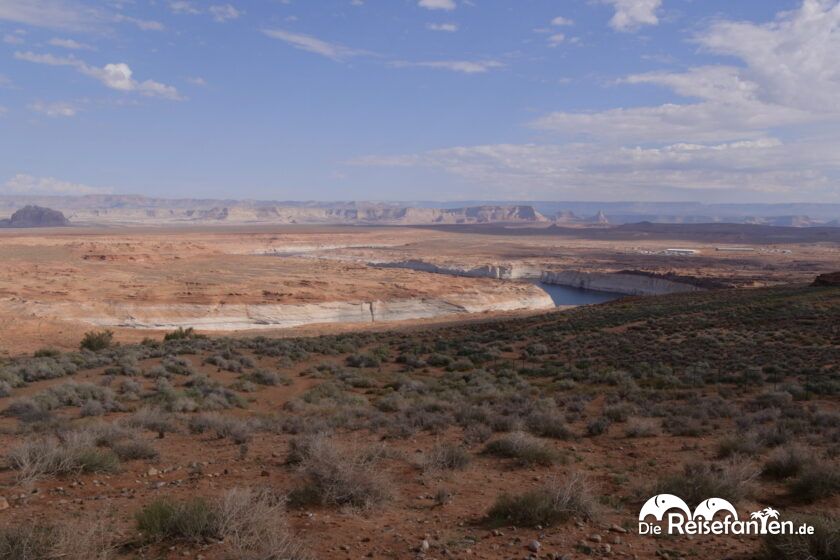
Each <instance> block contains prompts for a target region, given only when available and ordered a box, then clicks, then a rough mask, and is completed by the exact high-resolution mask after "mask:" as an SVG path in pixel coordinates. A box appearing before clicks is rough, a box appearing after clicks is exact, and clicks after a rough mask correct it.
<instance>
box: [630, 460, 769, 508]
mask: <svg viewBox="0 0 840 560" xmlns="http://www.w3.org/2000/svg"><path fill="white" fill-rule="evenodd" d="M758 474H759V473H758V471H757V469H755V468H754V467H753V466H752V465H750V464H748V463H737V462H733V463H728V464H726V465H722V466H721V465H715V464H709V463H699V464H697V463H689V464H687V465H685V467H684V468H683V472H682V473H680V474H674V475H670V476H667V477H665V478H663V479H661V480H659V481H658V482H657V483H656V484H655V485H654V488H653V490H648V491H646V494H645V495H651V496H652V495H655V494H674V495H676V496H679V497H681V498H682V499H683V500H685V502H686V503H687V504H688V505H689V506H694V505H697V504H699V503H700V502H702V501H703V500H705V499H707V498H708V497H709V496H714V497H717V498H723V499H724V500H727V501H729V502H732V503H733V504H735V503H738V502H739V501H741V500H742V499H744V498H745V497H747V496H748V495H750V494H751V492H752V485H753V481H754V479H755V478H756V477H757V476H758Z"/></svg>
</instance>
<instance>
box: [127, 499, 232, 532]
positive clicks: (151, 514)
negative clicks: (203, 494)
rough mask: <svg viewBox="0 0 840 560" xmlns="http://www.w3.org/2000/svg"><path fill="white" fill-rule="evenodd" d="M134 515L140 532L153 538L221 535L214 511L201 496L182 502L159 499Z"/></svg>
mask: <svg viewBox="0 0 840 560" xmlns="http://www.w3.org/2000/svg"><path fill="white" fill-rule="evenodd" d="M134 518H135V520H136V521H137V528H138V529H139V530H140V532H141V533H143V535H144V536H145V537H146V538H147V539H148V540H152V541H162V540H166V539H188V540H193V541H201V540H204V539H208V538H211V537H219V536H220V535H219V531H218V519H217V515H216V512H215V511H214V509H213V507H212V506H211V504H210V503H209V502H208V501H207V500H205V499H204V498H193V499H191V500H188V501H184V502H174V501H172V500H169V499H166V498H162V499H158V500H155V501H154V502H152V503H151V504H149V505H147V506H146V507H144V508H143V509H141V510H140V511H138V512H137V513H136V514H135V516H134Z"/></svg>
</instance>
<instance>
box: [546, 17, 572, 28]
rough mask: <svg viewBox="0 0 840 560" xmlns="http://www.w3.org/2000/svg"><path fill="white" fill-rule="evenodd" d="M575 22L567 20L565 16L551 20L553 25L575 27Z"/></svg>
mask: <svg viewBox="0 0 840 560" xmlns="http://www.w3.org/2000/svg"><path fill="white" fill-rule="evenodd" d="M574 23H575V22H574V21H572V20H570V19H569V18H565V17H563V16H557V17H556V18H554V19H553V20H551V25H558V26H561V25H574Z"/></svg>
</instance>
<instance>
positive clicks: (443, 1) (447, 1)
mask: <svg viewBox="0 0 840 560" xmlns="http://www.w3.org/2000/svg"><path fill="white" fill-rule="evenodd" d="M417 5H418V6H420V7H421V8H426V9H427V10H446V11H450V10H454V9H455V8H456V7H457V6H456V5H455V0H419V2H417Z"/></svg>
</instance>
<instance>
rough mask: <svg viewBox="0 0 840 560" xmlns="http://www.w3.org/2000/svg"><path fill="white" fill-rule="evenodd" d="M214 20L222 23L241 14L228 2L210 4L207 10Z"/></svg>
mask: <svg viewBox="0 0 840 560" xmlns="http://www.w3.org/2000/svg"><path fill="white" fill-rule="evenodd" d="M208 11H209V12H210V15H212V16H213V19H214V20H215V21H218V22H219V23H224V22H226V21H230V20H232V19H237V18H239V17H240V16H241V15H242V12H240V11H239V10H237V9H236V8H234V7H233V6H231V5H230V4H218V5H213V6H210V9H209V10H208Z"/></svg>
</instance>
